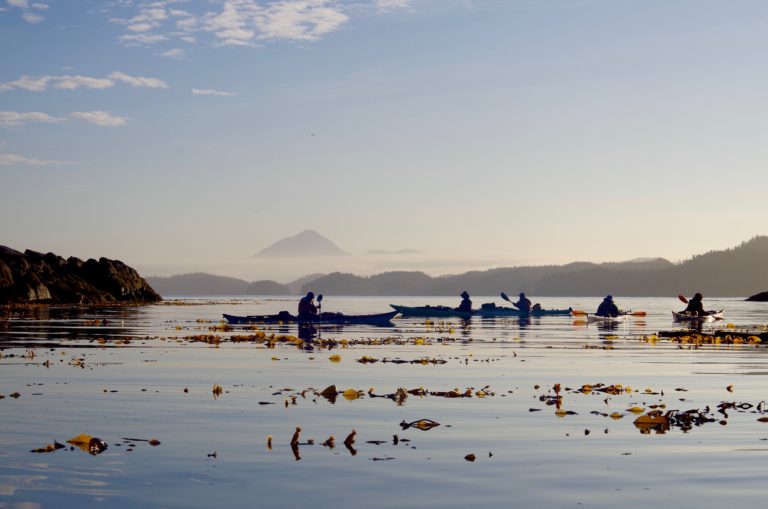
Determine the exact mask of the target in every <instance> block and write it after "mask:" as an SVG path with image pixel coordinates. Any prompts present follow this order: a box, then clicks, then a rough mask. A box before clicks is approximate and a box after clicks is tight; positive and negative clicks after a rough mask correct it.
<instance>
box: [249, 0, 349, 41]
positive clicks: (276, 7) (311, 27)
mask: <svg viewBox="0 0 768 509" xmlns="http://www.w3.org/2000/svg"><path fill="white" fill-rule="evenodd" d="M348 20H349V16H347V15H346V14H344V13H343V12H341V10H340V9H339V7H338V6H337V5H336V2H333V1H327V0H288V1H283V2H277V3H273V4H271V5H270V6H269V7H268V8H266V9H264V10H263V12H262V13H260V14H259V15H257V16H256V18H255V23H256V26H257V27H258V28H259V32H260V33H259V39H288V40H305V41H311V40H316V39H319V38H320V37H321V36H323V35H325V34H328V33H331V32H334V31H336V30H338V29H339V28H340V27H341V26H342V25H343V24H344V23H346V22H347V21H348Z"/></svg>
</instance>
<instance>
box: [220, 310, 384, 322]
mask: <svg viewBox="0 0 768 509" xmlns="http://www.w3.org/2000/svg"><path fill="white" fill-rule="evenodd" d="M397 313H398V312H397V311H389V312H387V313H379V314H375V315H344V314H341V313H322V314H320V315H318V316H315V317H312V318H310V319H303V318H302V319H299V317H297V316H293V315H292V314H290V313H288V312H285V311H284V312H282V313H280V314H277V315H261V316H258V315H249V316H235V315H227V314H224V319H225V320H226V321H227V322H229V323H231V324H260V323H278V322H283V323H298V324H299V325H303V324H306V325H325V324H327V325H358V324H359V325H390V324H391V320H392V318H394V317H395V315H396V314H397Z"/></svg>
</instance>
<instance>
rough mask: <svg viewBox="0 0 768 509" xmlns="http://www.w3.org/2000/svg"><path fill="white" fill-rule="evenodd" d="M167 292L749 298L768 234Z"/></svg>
mask: <svg viewBox="0 0 768 509" xmlns="http://www.w3.org/2000/svg"><path fill="white" fill-rule="evenodd" d="M148 280H149V282H150V283H151V284H152V286H153V287H155V288H156V289H157V290H158V291H159V292H160V293H161V294H162V295H297V294H301V293H305V292H307V291H310V290H311V291H314V292H316V293H318V292H319V293H327V294H332V295H361V296H365V295H371V296H375V295H381V296H384V295H392V296H408V295H427V296H428V295H435V296H437V295H456V294H457V292H459V291H461V290H467V291H469V292H470V293H471V294H476V295H496V294H498V293H499V292H500V291H505V292H508V293H509V292H512V293H515V292H518V291H524V292H526V293H529V294H531V295H538V296H564V297H568V296H601V295H605V294H608V293H612V294H614V295H620V296H635V297H643V296H647V297H655V296H670V295H677V294H678V293H681V292H682V293H692V292H702V293H703V294H704V295H707V296H719V297H745V296H748V295H752V294H754V293H755V292H758V291H761V290H763V289H765V288H768V237H766V236H759V237H755V238H753V239H751V240H749V241H747V242H744V243H742V244H740V245H739V246H737V247H735V248H733V249H726V250H722V251H710V252H708V253H705V254H701V255H696V256H693V257H692V258H690V259H688V260H685V261H683V262H681V263H672V262H670V261H669V260H666V259H664V258H655V259H643V260H632V261H626V262H615V263H590V262H573V263H569V264H566V265H545V266H524V267H506V268H495V269H489V270H483V271H470V272H466V273H463V274H457V275H448V276H437V277H433V276H430V275H428V274H425V273H424V272H417V271H393V272H383V273H381V274H375V275H372V276H358V275H354V274H349V273H343V272H334V273H331V274H326V275H310V276H306V277H304V278H301V279H300V280H297V281H293V282H291V283H288V284H280V283H277V282H274V281H257V282H248V281H245V280H242V279H237V278H229V277H223V276H215V275H212V274H203V273H196V274H182V275H177V276H172V277H169V278H148Z"/></svg>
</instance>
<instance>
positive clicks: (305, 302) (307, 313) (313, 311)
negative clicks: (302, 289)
mask: <svg viewBox="0 0 768 509" xmlns="http://www.w3.org/2000/svg"><path fill="white" fill-rule="evenodd" d="M315 316H317V306H315V294H314V293H313V292H307V294H306V295H305V296H304V297H302V298H301V300H300V301H299V318H313V317H315Z"/></svg>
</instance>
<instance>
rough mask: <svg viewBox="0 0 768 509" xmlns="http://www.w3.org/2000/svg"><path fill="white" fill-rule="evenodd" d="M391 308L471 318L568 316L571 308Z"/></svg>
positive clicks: (406, 313)
mask: <svg viewBox="0 0 768 509" xmlns="http://www.w3.org/2000/svg"><path fill="white" fill-rule="evenodd" d="M390 306H391V307H392V309H395V310H397V311H399V312H400V313H401V314H402V315H403V316H419V317H425V318H451V317H453V318H471V317H472V316H481V317H483V318H494V317H502V316H515V317H520V316H522V317H530V316H534V317H536V316H570V315H571V313H572V312H573V309H571V308H568V309H538V310H537V309H532V310H531V312H530V313H524V312H522V311H520V310H519V309H516V308H505V307H488V306H487V305H485V307H481V308H480V309H473V310H472V311H459V310H458V309H456V308H452V307H448V306H400V305H397V304H390Z"/></svg>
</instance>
